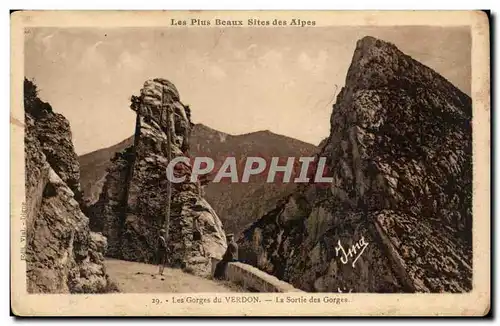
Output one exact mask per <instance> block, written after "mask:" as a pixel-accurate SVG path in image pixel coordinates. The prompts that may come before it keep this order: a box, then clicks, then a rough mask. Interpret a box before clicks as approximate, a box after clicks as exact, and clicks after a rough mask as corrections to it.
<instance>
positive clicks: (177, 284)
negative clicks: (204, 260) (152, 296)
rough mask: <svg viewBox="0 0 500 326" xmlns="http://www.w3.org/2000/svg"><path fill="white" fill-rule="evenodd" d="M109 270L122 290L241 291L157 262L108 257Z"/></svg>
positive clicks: (173, 291)
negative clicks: (160, 270)
mask: <svg viewBox="0 0 500 326" xmlns="http://www.w3.org/2000/svg"><path fill="white" fill-rule="evenodd" d="M105 265H106V270H107V272H108V275H109V276H110V277H111V279H112V281H113V282H115V284H116V285H117V286H118V288H119V289H120V292H122V293H158V292H160V293H179V292H180V293H189V292H191V293H197V292H239V291H241V289H238V288H237V287H236V286H233V285H231V284H226V283H222V282H218V281H213V280H209V279H205V278H202V277H198V276H194V275H191V274H187V273H184V272H183V271H182V270H180V269H172V268H165V271H164V272H163V276H162V275H159V274H158V266H155V265H150V264H143V263H136V262H130V261H124V260H118V259H106V261H105Z"/></svg>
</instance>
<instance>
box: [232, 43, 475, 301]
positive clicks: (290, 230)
mask: <svg viewBox="0 0 500 326" xmlns="http://www.w3.org/2000/svg"><path fill="white" fill-rule="evenodd" d="M471 112H472V108H471V99H470V98H469V97H468V96H467V95H466V94H464V93H463V92H461V91H460V90H458V89H457V88H456V87H454V86H453V85H452V84H451V83H450V82H448V81H447V80H446V79H445V78H443V77H442V76H440V75H439V74H438V73H436V72H434V71H433V70H432V69H430V68H428V67H426V66H424V65H422V64H420V63H419V62H417V61H415V60H413V59H412V58H410V57H409V56H408V55H405V54H404V53H402V52H401V51H399V50H398V49H397V48H396V47H395V46H394V45H392V44H389V43H386V42H384V41H381V40H378V39H375V38H373V37H365V38H363V39H361V40H359V41H358V43H357V46H356V50H355V52H354V55H353V59H352V63H351V65H350V68H349V71H348V73H347V78H346V82H345V87H344V88H343V89H342V90H341V92H340V93H339V95H338V97H337V101H336V103H335V104H334V106H333V112H332V115H331V119H330V124H331V129H330V135H329V137H328V139H327V141H326V142H325V143H324V144H323V146H322V150H321V153H320V154H319V155H320V156H324V157H326V158H327V165H328V167H329V169H328V170H329V171H330V175H329V176H330V177H333V180H334V181H333V183H332V185H331V187H330V188H328V189H325V188H320V187H316V186H315V185H309V186H307V187H303V188H302V189H301V191H297V192H296V193H294V194H293V195H291V196H290V197H288V198H285V199H284V203H283V204H281V205H278V206H277V207H276V208H275V209H274V210H273V211H270V212H269V213H268V214H266V215H265V216H264V217H262V218H261V219H260V220H258V221H257V222H256V223H254V224H253V225H252V226H251V227H249V228H248V229H247V230H246V231H245V232H244V233H243V236H242V238H241V239H240V240H239V242H240V244H241V246H242V247H243V253H242V255H241V256H243V258H244V259H245V260H246V261H247V262H249V263H251V264H253V265H256V266H257V267H259V268H261V269H263V270H265V271H266V272H269V273H272V274H275V275H277V276H278V277H279V278H282V279H284V280H287V281H290V282H291V283H293V284H294V285H295V286H298V287H300V288H302V289H305V290H309V291H328V292H331V291H334V292H337V291H352V292H464V291H469V290H471V289H472V239H471V238H472V162H471V158H472V130H471V123H470V122H471V119H472V117H471ZM349 250H350V251H349Z"/></svg>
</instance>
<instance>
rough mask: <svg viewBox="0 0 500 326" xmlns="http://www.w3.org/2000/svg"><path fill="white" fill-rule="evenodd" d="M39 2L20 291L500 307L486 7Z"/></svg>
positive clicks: (18, 157)
mask: <svg viewBox="0 0 500 326" xmlns="http://www.w3.org/2000/svg"><path fill="white" fill-rule="evenodd" d="M18 14H19V15H17V16H13V17H11V20H12V21H13V22H12V24H13V29H14V27H15V30H16V31H18V32H14V31H13V41H12V42H13V46H14V45H15V46H16V48H17V49H18V50H17V51H19V52H17V53H18V54H19V55H18V56H16V57H17V59H16V62H17V63H18V65H17V68H15V69H14V68H13V72H14V73H13V75H12V83H13V85H14V83H15V84H16V85H17V86H16V87H14V86H13V88H12V90H13V93H12V94H13V97H16V98H17V102H16V103H17V104H18V105H15V104H14V102H13V107H12V109H11V133H12V135H13V136H12V137H13V138H12V147H13V151H15V152H16V153H11V155H12V158H11V160H12V164H13V166H15V169H16V171H14V170H13V171H12V179H13V180H14V178H16V181H15V184H14V185H12V186H11V187H14V188H16V187H17V188H16V191H17V192H16V193H17V194H19V196H17V195H16V196H14V195H13V196H12V199H11V200H12V201H15V202H16V204H15V205H14V204H13V206H12V213H11V214H12V215H11V219H12V221H13V222H12V223H13V224H12V230H11V232H12V234H15V235H16V236H15V237H13V240H12V241H13V242H14V241H16V242H17V243H16V244H15V245H14V244H13V247H12V252H13V253H14V252H15V255H14V256H13V259H14V261H13V264H15V265H16V266H17V267H15V268H16V273H15V277H16V282H17V281H18V282H17V283H18V284H20V285H19V287H16V288H15V289H13V290H12V291H13V292H16V294H15V296H16V297H19V298H21V297H30V298H32V299H30V300H53V299H50V298H49V297H44V296H43V295H48V294H51V295H61V296H62V297H63V298H67V299H64V300H69V302H68V303H66V305H67V306H68V308H65V309H66V310H67V312H66V313H68V314H72V313H71V312H70V311H73V310H71V309H70V308H69V307H71V305H72V303H71V300H73V299H72V298H75V299H74V300H80V298H83V297H85V298H89V297H88V296H89V295H90V296H91V297H92V298H94V297H95V298H96V300H102V301H100V302H105V301H107V304H111V303H112V302H113V300H114V298H117V299H116V300H117V301H116V302H119V301H120V300H122V299H120V298H123V301H120V302H126V301H130V299H126V296H127V295H142V296H144V295H147V296H148V297H147V298H148V299H144V305H149V306H153V308H151V309H162V310H148V309H150V308H149V306H147V307H145V308H142V309H143V312H142V313H141V312H139V310H138V309H141V308H134V309H135V310H133V311H132V310H130V311H125V310H127V308H125V306H123V305H122V306H120V305H119V304H118V303H117V305H116V306H115V308H113V309H114V310H111V309H110V310H109V311H108V313H112V314H117V313H116V311H117V309H122V310H123V314H124V315H127V314H129V313H131V314H136V315H139V314H141V315H144V314H148V315H155V314H160V315H163V314H171V313H172V311H170V313H169V312H168V311H167V310H169V309H170V306H171V305H172V306H175V305H177V306H176V307H177V308H178V309H184V308H179V306H183V305H184V306H185V305H187V308H185V309H192V310H190V311H191V313H192V314H197V313H196V312H194V309H198V308H200V309H208V310H204V311H201V312H199V313H201V314H208V315H210V314H212V313H215V312H213V311H211V310H214V309H218V308H215V307H218V306H219V305H220V306H222V305H226V309H231V306H232V305H233V304H234V306H238V308H237V309H239V310H238V311H239V312H235V313H241V311H242V309H246V308H244V306H245V305H248V306H252V307H253V308H248V309H249V310H248V312H247V311H246V310H245V314H248V315H260V314H261V313H263V310H261V309H259V308H258V307H259V306H260V305H273V306H276V307H275V310H274V312H271V313H264V315H269V314H285V315H293V314H296V315H301V314H302V315H309V314H310V313H311V314H312V313H314V311H315V310H314V309H316V308H314V309H313V310H309V311H310V312H306V311H307V310H308V305H314V303H317V305H318V307H319V306H321V307H324V306H325V305H326V306H328V305H330V306H332V305H333V306H334V307H335V311H331V310H328V308H324V310H321V312H319V311H318V312H317V314H318V315H329V314H334V315H342V314H343V312H347V310H344V311H343V310H342V309H343V307H347V306H354V305H356V306H357V308H356V309H358V310H357V311H358V313H353V312H352V311H353V310H351V311H350V312H348V314H351V315H352V314H355V315H365V314H371V315H373V314H377V311H378V312H380V313H386V314H393V315H398V314H399V310H398V309H399V308H398V303H391V304H392V305H393V306H391V308H390V309H389V308H388V309H389V312H384V311H385V310H384V308H381V307H379V308H377V305H378V304H379V305H383V304H384V303H383V302H384V300H386V299H385V298H388V299H387V300H388V301H387V303H388V302H395V300H396V299H395V298H396V297H394V296H393V297H392V298H391V297H386V296H383V295H384V294H392V295H398V294H399V295H403V296H402V297H401V298H406V299H404V300H420V301H422V302H424V301H427V302H428V303H427V304H429V307H428V309H429V310H425V311H424V310H421V309H423V308H420V309H419V308H415V307H413V308H412V307H411V305H410V302H409V301H408V302H406V301H404V302H405V304H404V305H405V306H406V307H405V308H403V307H402V306H403V303H399V305H400V306H401V307H400V308H401V313H403V314H409V313H412V311H413V312H414V313H415V314H424V315H425V314H426V313H429V314H430V313H431V309H434V310H432V314H440V313H443V314H454V315H462V314H463V315H467V314H474V315H482V314H484V313H487V311H488V310H489V308H488V307H489V300H490V293H489V287H490V284H489V282H490V281H489V277H490V274H489V273H490V269H489V268H490V267H489V261H490V254H489V235H490V229H489V219H490V215H489V205H490V204H489V174H488V173H489V162H488V160H489V137H490V135H489V115H490V113H489V102H488V101H489V74H488V73H489V53H488V52H489V49H488V43H487V42H488V19H487V18H486V16H485V15H483V14H484V13H481V12H461V13H456V12H455V13H454V12H448V13H446V12H435V13H434V14H435V15H438V16H439V15H440V16H439V17H443V19H442V20H440V21H441V23H436V22H434V23H431V22H432V21H435V20H436V19H434V20H433V19H432V16H431V15H432V14H431V13H428V14H427V15H428V16H425V15H426V14H424V13H414V14H410V13H409V12H407V13H400V16H399V18H398V19H396V20H397V21H398V23H391V19H392V18H394V17H396V15H391V14H389V13H388V14H387V15H384V14H382V13H379V14H375V13H372V14H369V13H363V12H357V13H338V12H324V13H319V12H289V13H287V12H244V11H240V12H238V13H234V12H192V11H190V12H187V11H186V12H168V11H167V12H157V13H156V15H154V13H151V19H150V20H147V19H146V17H147V15H146V13H143V14H144V16H143V17H141V16H140V15H141V14H139V15H133V13H129V16H127V13H120V14H118V13H113V12H108V13H104V12H95V13H92V12H90V13H86V14H82V15H78V13H76V12H62V13H54V12H52V13H51V12H46V13H42V12H36V11H35V12H30V11H21V12H19V13H18ZM447 14H448V15H449V16H446V15H447ZM71 15H76V16H75V20H74V21H73V22H70V23H68V20H64V19H63V18H64V17H71ZM120 15H123V20H118V17H120ZM363 15H365V16H363ZM404 15H408V23H407V24H404V23H402V22H404V19H401V18H402V17H403V18H404ZM454 15H455V16H454ZM429 16H430V17H429ZM37 17H38V18H37ZM93 17H95V18H97V17H101V18H102V17H109V18H110V20H109V21H108V22H107V23H102V25H101V23H100V22H101V21H103V20H98V19H95V20H94V19H93ZM126 17H127V18H128V19H129V20H126ZM357 17H359V20H356V18H357ZM14 18H17V19H16V23H14ZM27 18H29V19H27ZM59 18H61V19H59ZM444 18H447V19H448V20H446V19H444ZM37 19H38V20H37ZM77 19H81V22H82V23H78V22H79V21H78V20H77ZM112 19H115V20H116V21H118V23H116V24H114V23H110V22H114V20H112ZM134 19H137V20H134ZM384 19H386V20H384ZM460 19H462V20H460ZM58 21H60V22H62V23H61V24H58V23H57V22H58ZM159 21H161V22H163V23H162V24H159V23H158V22H159ZM332 21H336V22H334V23H332ZM43 22H50V23H49V24H43ZM134 22H135V24H134ZM137 22H139V23H137ZM146 22H147V23H146ZM149 22H151V23H149ZM349 22H352V23H349ZM356 22H358V23H356ZM383 22H387V23H383ZM478 26H479V27H478ZM477 28H481V29H482V32H481V33H482V34H481V33H478V32H477V30H476V29H477ZM14 33H15V35H14ZM478 34H480V35H479V36H478ZM481 42H483V43H481ZM484 42H485V43H484ZM14 43H15V44H14ZM15 51H16V50H15V49H13V54H12V55H13V57H14V52H15ZM475 53H480V55H481V56H482V57H480V59H478V57H477V55H476V54H475ZM484 56H486V59H487V60H488V61H485V60H484ZM479 65H483V66H481V67H480V68H478V66H479ZM479 72H481V73H483V75H477V74H478V73H479ZM481 78H483V79H484V80H485V81H486V82H484V81H483V82H480V79H481ZM475 83H476V84H475ZM478 83H479V84H478ZM484 85H486V86H484ZM484 87H486V89H485V88H484ZM477 96H483V100H482V102H480V103H479V104H478V102H477V101H478V99H477ZM476 133H478V134H476ZM486 146H487V147H486ZM14 147H15V148H16V149H15V150H14ZM480 173H485V174H486V175H479V174H480ZM14 175H15V176H16V177H14ZM17 177H19V178H20V179H18V178H17ZM13 182H14V181H13ZM481 209H482V210H481ZM14 220H15V222H14ZM20 237H21V242H20V243H19V241H18V239H19V238H20ZM16 257H17V258H16ZM13 268H14V267H13ZM13 272H14V270H13ZM23 273H24V274H23ZM167 294H168V295H167ZM363 294H365V295H368V294H373V295H374V296H370V301H377V296H380V298H384V299H383V300H382V299H380V303H375V302H373V303H371V304H370V305H369V306H370V308H368V306H367V307H366V313H365V312H363V308H360V307H363V302H362V301H363V299H362V298H363V297H362V295H363ZM82 295H83V296H82ZM426 295H427V296H429V298H428V299H427V298H426ZM446 295H450V297H447V298H449V299H450V300H458V301H456V302H459V301H462V302H463V303H462V305H460V306H456V305H455V306H454V304H446V303H445V301H440V300H441V299H440V297H439V296H443V297H442V298H443V299H442V300H445V299H444V298H445V296H446ZM453 295H454V296H453ZM459 295H462V296H465V297H460V296H459ZM12 296H14V293H13V294H12ZM142 296H141V298H142ZM106 298H107V299H106ZM134 298H139V296H137V297H134ZM431 298H433V299H431ZM464 298H470V301H467V300H465V299H464ZM140 300H143V299H140ZM218 300H220V302H219V301H218ZM391 300H392V301H391ZM402 300H403V299H402ZM433 300H434V301H433ZM468 300H469V299H468ZM87 301H88V300H87ZM87 301H85V302H87ZM34 302H35V301H31V304H33V305H34ZM61 302H62V301H61ZM75 302H76V301H75ZM401 302H403V301H401ZM431 302H434V304H433V305H430V303H431ZM438 302H442V305H441V304H438ZM450 302H451V301H450ZM465 302H470V303H472V304H475V305H474V306H471V305H470V304H469V306H465V305H464V304H465ZM85 304H86V303H82V304H80V305H78V306H76V304H75V306H73V308H74V309H78V311H76V310H75V312H74V313H75V315H86V314H87V313H85V312H82V311H83V310H84V309H85V307H84V305H85ZM19 305H21V304H19ZM22 305H26V306H27V305H28V303H27V301H25V302H23V304H22ZM144 305H143V306H144ZM118 306H120V307H121V308H118ZM157 306H162V307H163V308H155V307H157ZM166 306H168V307H169V308H166ZM37 307H38V308H37ZM41 307H42V306H40V305H39V306H31V308H29V309H28V310H23V309H20V310H22V311H24V312H25V313H27V314H32V315H36V314H37V309H41V310H43V309H44V308H41ZM280 307H281V308H280ZM388 307H389V306H388ZM422 307H423V306H422ZM177 308H176V309H177ZM47 309H50V308H47ZM269 309H273V308H269ZM280 309H285V310H286V311H285V312H280V311H281V310H280ZM318 309H319V308H318ZM322 309H323V308H322ZM349 309H355V308H354V307H351V308H349ZM467 309H470V312H467V311H468V310H467ZM41 310H40V311H41ZM485 310H486V311H485ZM43 311H48V310H43ZM50 311H52V313H53V314H56V315H57V311H55V310H50ZM98 311H100V310H99V309H97V308H96V309H94V310H92V309H90V308H89V311H88V313H89V314H91V313H96V312H97V314H98V315H99V314H102V312H98ZM111 311H115V312H111ZM159 311H161V312H159ZM354 311H356V310H354ZM368 311H369V312H368ZM45 313H46V312H45ZM191 313H190V312H187V310H186V311H180V312H179V311H177V314H179V315H189V314H191ZM105 314H106V313H105ZM222 314H224V313H222ZM227 314H228V315H232V314H231V313H227Z"/></svg>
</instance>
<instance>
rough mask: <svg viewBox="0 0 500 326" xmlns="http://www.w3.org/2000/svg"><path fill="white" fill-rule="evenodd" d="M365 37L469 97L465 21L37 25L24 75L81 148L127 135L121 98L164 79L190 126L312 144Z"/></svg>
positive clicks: (128, 119) (129, 115)
mask: <svg viewBox="0 0 500 326" xmlns="http://www.w3.org/2000/svg"><path fill="white" fill-rule="evenodd" d="M366 35H371V36H374V37H378V38H380V39H382V40H385V41H389V42H392V43H394V44H396V46H398V48H399V49H400V50H402V51H403V52H405V53H406V54H408V55H410V56H412V57H413V58H415V59H417V60H419V61H420V62H422V63H424V64H425V65H427V66H429V67H431V68H432V69H434V70H436V71H437V72H439V73H440V74H442V75H443V76H444V77H446V78H447V79H448V80H450V81H451V82H452V83H453V84H455V85H456V86H457V87H458V88H460V89H461V90H462V91H464V92H465V93H467V94H469V95H470V82H471V64H470V59H471V58H470V34H469V31H468V29H465V28H429V27H404V28H403V27H398V28H384V27H374V28H352V27H313V28H292V27H286V28H248V27H247V28H226V29H220V28H193V27H191V28H164V29H158V28H155V29H153V28H119V29H118V28H116V29H113V28H109V29H96V28H71V29H68V28H65V29H54V28H38V29H35V30H33V31H32V32H31V33H30V34H28V36H27V37H26V44H25V45H26V47H25V51H26V52H25V54H26V65H25V75H26V76H27V77H28V78H34V79H35V81H36V83H37V84H38V86H39V88H40V97H41V98H42V99H43V100H44V101H47V102H49V103H50V104H51V105H52V107H53V108H54V110H55V111H56V112H59V113H62V114H63V115H64V116H66V118H68V119H69V121H70V123H71V129H72V131H73V142H74V144H75V148H76V152H77V153H78V154H84V153H87V152H90V151H93V150H96V149H99V148H103V147H107V146H111V145H114V144H116V143H118V142H120V141H122V140H123V139H125V138H127V137H129V136H131V135H132V134H133V131H134V119H135V117H134V112H133V111H131V110H130V109H129V105H130V103H129V100H130V96H131V95H133V94H134V95H138V94H139V91H140V89H141V87H142V85H143V83H144V81H145V80H147V79H150V78H155V77H164V78H167V79H169V80H171V81H172V82H173V83H174V84H175V85H176V86H177V89H178V90H179V92H180V96H181V101H182V102H183V103H184V104H189V105H190V106H191V109H192V120H193V122H194V123H203V124H205V125H207V126H209V127H211V128H214V129H217V130H220V131H223V132H227V133H231V134H241V133H247V132H251V131H257V130H265V129H268V130H271V131H272V132H275V133H278V134H283V135H287V136H290V137H294V138H297V139H300V140H303V141H306V142H309V143H313V144H316V145H317V144H318V143H319V142H320V141H321V140H322V139H323V138H325V137H326V136H328V134H329V131H330V126H329V119H330V115H331V111H332V103H333V99H334V94H336V93H338V91H339V90H340V87H342V86H343V85H344V82H345V76H346V73H347V69H348V68H349V64H350V62H351V59H352V54H353V51H354V49H355V45H356V41H357V40H358V39H360V38H361V37H363V36H366Z"/></svg>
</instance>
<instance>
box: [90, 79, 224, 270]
mask: <svg viewBox="0 0 500 326" xmlns="http://www.w3.org/2000/svg"><path fill="white" fill-rule="evenodd" d="M162 93H163V95H162ZM162 102H163V103H164V105H162ZM167 106H170V109H171V111H172V112H174V113H173V118H171V123H170V126H173V127H172V128H170V129H169V128H168V125H169V124H168V123H167V119H168V117H167V113H166V112H167V109H166V107H167ZM131 108H132V110H134V111H135V112H137V120H136V131H135V137H134V144H133V146H130V147H128V148H126V149H125V150H123V151H121V152H119V153H116V154H115V156H114V157H113V158H112V164H111V166H110V167H109V168H108V170H107V171H108V173H107V175H106V180H105V182H104V186H103V189H102V192H101V194H100V197H99V200H98V202H97V203H96V204H94V205H93V207H92V208H91V215H92V216H93V217H92V223H91V224H92V228H93V229H94V230H102V232H103V233H104V234H105V235H106V236H107V237H108V251H107V255H109V256H111V257H116V258H121V259H125V260H131V261H139V262H149V263H154V262H156V259H157V257H156V248H157V237H158V232H159V229H160V228H161V227H163V226H164V218H165V214H166V206H167V175H166V173H167V172H166V168H167V165H168V163H169V161H168V159H167V157H168V155H167V154H168V152H167V151H170V152H171V157H172V158H174V157H176V156H186V155H187V154H185V153H186V152H187V150H188V148H189V134H190V129H191V120H190V114H191V113H190V110H189V108H188V107H187V106H184V105H183V104H182V103H181V102H180V99H179V93H178V92H177V89H176V88H175V86H174V85H173V84H172V83H170V82H169V81H167V80H165V79H154V80H148V81H146V82H145V83H144V87H143V89H142V90H141V95H140V96H133V97H132V104H131ZM167 132H170V133H171V139H172V146H171V147H170V148H168V145H167V136H168V135H167ZM177 168H178V169H177ZM176 169H177V170H176V171H175V173H176V175H187V176H188V178H187V179H186V180H187V181H186V182H184V183H175V184H172V202H171V214H170V223H169V234H170V236H169V238H168V239H167V242H168V247H169V252H170V254H169V259H170V264H171V265H172V266H179V267H183V268H187V269H189V270H190V271H191V272H193V273H195V274H199V275H204V274H206V273H208V272H209V271H210V260H209V258H210V256H214V257H220V256H222V254H223V253H224V251H225V248H226V239H225V234H224V231H223V229H222V223H221V222H220V220H219V218H218V217H217V214H216V213H215V212H214V211H213V209H212V208H211V207H210V205H209V204H208V203H207V202H206V201H205V200H204V199H203V198H202V196H201V194H200V190H201V189H200V188H201V187H200V184H199V183H197V182H196V183H191V182H189V175H190V172H191V167H190V166H189V164H187V165H184V164H183V165H181V164H179V165H177V166H176ZM198 235H201V237H198Z"/></svg>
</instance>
